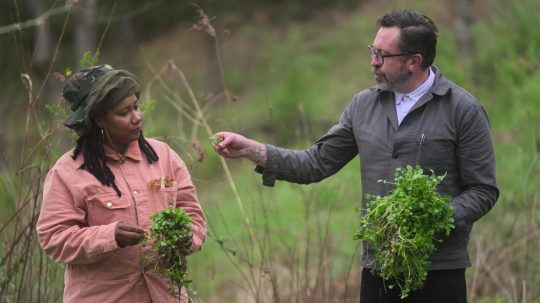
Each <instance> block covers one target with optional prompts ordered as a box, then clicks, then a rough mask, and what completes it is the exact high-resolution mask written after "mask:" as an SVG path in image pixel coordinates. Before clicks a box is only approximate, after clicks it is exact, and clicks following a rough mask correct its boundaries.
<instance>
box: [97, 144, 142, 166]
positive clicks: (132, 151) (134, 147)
mask: <svg viewBox="0 0 540 303" xmlns="http://www.w3.org/2000/svg"><path fill="white" fill-rule="evenodd" d="M103 149H104V151H105V156H106V157H107V158H109V159H112V160H116V161H119V160H122V156H121V155H119V154H118V153H117V152H116V151H114V150H113V149H112V148H110V147H109V146H107V145H103ZM124 158H131V159H133V160H135V161H140V160H142V156H141V149H140V148H139V142H138V141H137V140H133V141H131V142H130V143H129V144H128V146H127V149H126V152H125V153H124Z"/></svg>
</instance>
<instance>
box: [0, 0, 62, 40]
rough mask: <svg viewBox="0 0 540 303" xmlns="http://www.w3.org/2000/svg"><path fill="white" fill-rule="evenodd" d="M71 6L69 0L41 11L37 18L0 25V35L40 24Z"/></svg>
mask: <svg viewBox="0 0 540 303" xmlns="http://www.w3.org/2000/svg"><path fill="white" fill-rule="evenodd" d="M71 6H72V4H71V1H68V3H67V4H66V5H64V6H62V7H56V8H51V9H50V10H48V11H46V12H45V13H43V14H42V15H41V16H39V17H37V18H34V19H30V20H26V21H23V22H19V23H14V24H10V25H5V26H1V27H0V35H3V34H9V33H11V32H14V31H20V30H23V29H25V28H29V27H35V26H40V25H42V24H43V23H44V22H45V21H46V20H47V19H48V18H50V17H52V16H54V15H59V14H62V13H65V12H67V11H69V10H70V9H71Z"/></svg>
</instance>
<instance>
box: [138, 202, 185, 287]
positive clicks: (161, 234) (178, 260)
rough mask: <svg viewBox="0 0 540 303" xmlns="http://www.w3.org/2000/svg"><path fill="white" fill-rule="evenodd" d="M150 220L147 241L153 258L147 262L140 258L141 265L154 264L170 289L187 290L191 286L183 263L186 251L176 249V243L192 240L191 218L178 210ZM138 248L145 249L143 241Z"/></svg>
mask: <svg viewBox="0 0 540 303" xmlns="http://www.w3.org/2000/svg"><path fill="white" fill-rule="evenodd" d="M150 219H151V220H152V222H153V224H152V227H150V237H151V239H152V240H153V243H152V251H153V252H154V254H155V255H153V256H152V257H151V258H147V257H146V256H143V259H142V262H143V264H145V263H146V262H151V263H153V264H155V269H156V270H157V271H158V272H160V273H162V274H164V275H165V276H166V277H167V278H169V281H170V283H171V286H174V285H176V286H179V287H185V286H188V285H189V284H190V283H191V280H190V279H189V277H188V269H187V259H186V256H187V255H188V254H189V247H179V243H180V242H181V240H183V239H186V238H187V237H191V236H192V235H191V225H192V223H191V217H190V216H189V215H188V214H187V213H185V212H184V211H182V210H181V209H179V208H174V207H167V208H165V209H164V210H162V211H160V212H157V213H155V214H153V215H152V216H151V217H150ZM142 245H146V241H143V242H142ZM171 292H173V293H174V292H175V288H174V287H171Z"/></svg>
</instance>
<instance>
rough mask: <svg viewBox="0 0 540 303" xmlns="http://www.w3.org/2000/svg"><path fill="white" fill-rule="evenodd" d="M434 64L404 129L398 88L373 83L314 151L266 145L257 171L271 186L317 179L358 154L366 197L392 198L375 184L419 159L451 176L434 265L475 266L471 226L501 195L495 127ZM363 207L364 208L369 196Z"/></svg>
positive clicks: (370, 258) (369, 255)
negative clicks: (448, 225) (447, 228)
mask: <svg viewBox="0 0 540 303" xmlns="http://www.w3.org/2000/svg"><path fill="white" fill-rule="evenodd" d="M432 68H433V70H435V71H436V75H435V82H434V83H433V86H432V87H431V88H430V90H429V92H428V93H426V94H425V95H424V96H423V97H422V98H421V99H420V100H418V102H416V104H415V105H414V107H413V108H412V109H411V111H410V112H409V114H408V115H407V116H406V117H405V118H404V120H403V121H402V123H401V124H400V125H399V126H398V123H397V116H396V106H395V101H394V95H393V93H392V92H387V91H380V90H377V89H376V88H371V89H366V90H364V91H361V92H359V93H358V94H356V95H355V96H354V98H353V100H352V101H351V102H350V103H349V105H348V106H347V108H346V109H345V111H343V113H342V114H341V117H340V119H339V123H338V124H336V125H334V126H333V127H332V128H331V129H330V130H329V131H328V133H327V134H326V135H324V136H323V137H322V138H320V139H319V140H318V141H317V142H315V143H314V144H313V145H312V146H311V147H310V148H309V149H307V150H303V151H300V150H290V149H283V148H279V147H275V146H272V145H267V148H268V154H267V156H268V160H267V166H266V168H264V169H263V168H261V167H257V168H256V171H258V172H260V173H262V174H263V184H264V185H267V186H273V185H274V183H275V180H276V179H277V180H286V181H289V182H295V183H300V184H308V183H313V182H318V181H320V180H322V179H324V178H326V177H329V176H331V175H333V174H334V173H336V172H337V171H339V170H340V169H341V168H342V167H343V166H345V164H347V163H348V162H349V161H350V160H352V159H353V158H354V157H355V156H356V155H360V172H361V179H362V191H363V196H364V197H365V194H372V195H381V196H383V195H386V194H387V193H388V191H389V189H390V187H389V186H390V185H387V184H383V183H381V182H377V181H378V180H381V179H384V180H392V179H393V177H394V173H395V169H396V168H398V167H403V166H405V165H408V164H411V165H414V164H420V165H421V166H422V167H423V168H424V169H428V170H429V169H432V170H434V171H435V173H436V174H437V175H443V174H444V173H446V177H445V178H444V180H443V182H442V183H441V184H440V185H439V187H438V190H439V192H440V193H441V194H445V195H451V196H452V197H453V198H452V201H451V202H450V205H451V206H452V208H453V216H454V220H455V221H454V222H455V228H454V230H453V231H452V232H451V234H450V235H449V236H448V237H444V238H443V242H442V243H440V244H438V245H437V249H436V251H435V252H434V254H433V255H432V256H431V261H432V263H431V269H432V270H437V269H455V268H465V267H469V266H470V265H471V263H470V259H469V254H468V252H467V245H468V242H469V236H470V232H471V229H472V226H473V223H474V222H475V221H477V220H478V219H480V218H481V217H482V216H484V215H485V214H486V213H487V212H488V211H489V210H490V209H491V208H492V207H493V206H494V204H495V202H496V201H497V198H498V196H499V190H498V189H497V185H496V180H495V155H494V152H493V144H492V140H491V132H490V125H489V121H488V117H487V114H486V112H485V110H484V108H483V107H482V105H480V103H478V101H477V100H476V99H475V98H474V97H473V96H471V95H470V94H469V93H468V92H467V91H465V90H464V89H462V88H461V87H459V86H457V85H456V84H454V83H452V82H450V81H449V80H448V79H446V78H445V77H444V76H443V75H442V74H440V72H439V71H437V69H436V68H435V67H432ZM351 186H354V184H352V185H351ZM362 206H363V207H364V208H365V206H366V199H365V198H364V199H363V201H362ZM351 224H355V223H353V222H351ZM351 237H352V235H351ZM362 266H364V267H366V268H372V267H373V266H374V252H373V250H372V249H371V248H370V247H368V245H366V243H364V246H363V251H362Z"/></svg>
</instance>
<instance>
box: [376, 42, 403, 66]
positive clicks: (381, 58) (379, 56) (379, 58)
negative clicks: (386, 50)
mask: <svg viewBox="0 0 540 303" xmlns="http://www.w3.org/2000/svg"><path fill="white" fill-rule="evenodd" d="M367 48H368V51H369V54H370V55H371V59H373V58H375V60H376V61H377V63H379V64H384V58H389V57H398V56H407V55H410V54H407V53H401V54H389V55H383V54H382V53H381V50H379V49H376V48H374V47H373V45H372V44H370V45H368V47H367Z"/></svg>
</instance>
